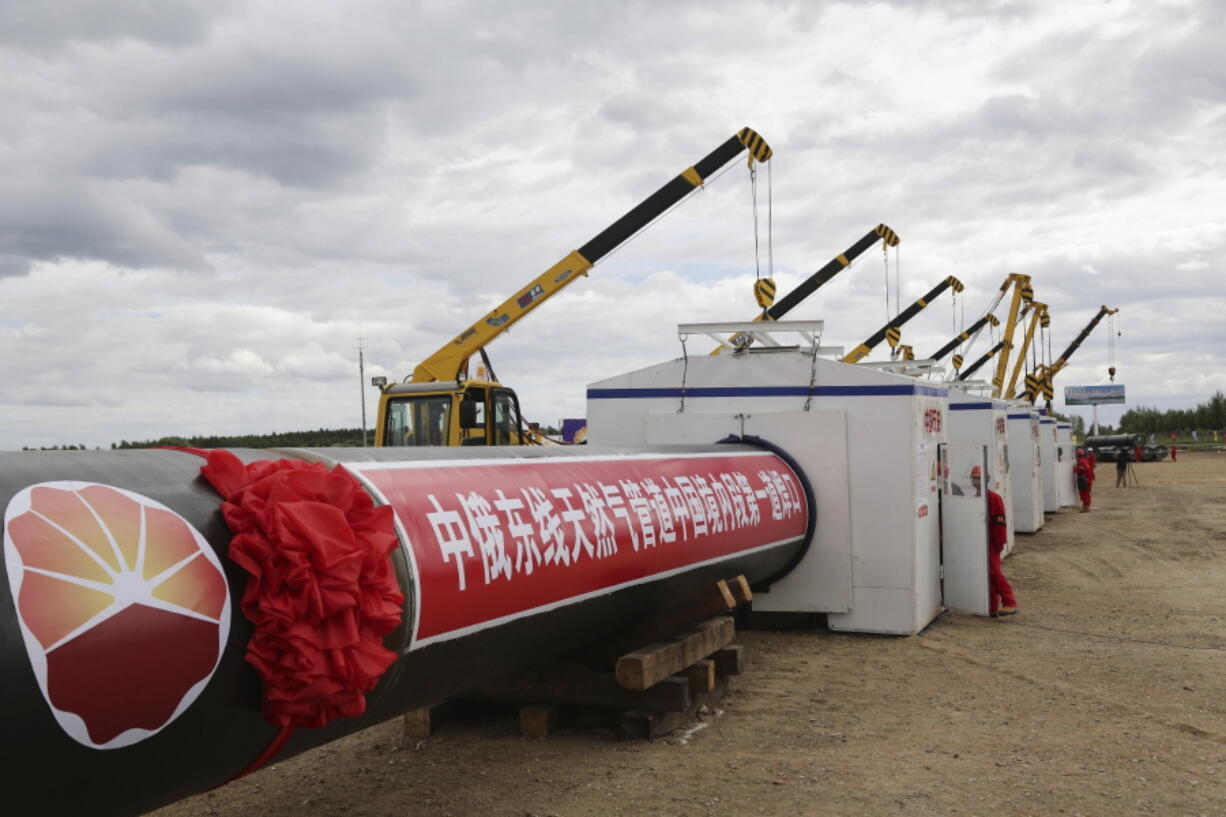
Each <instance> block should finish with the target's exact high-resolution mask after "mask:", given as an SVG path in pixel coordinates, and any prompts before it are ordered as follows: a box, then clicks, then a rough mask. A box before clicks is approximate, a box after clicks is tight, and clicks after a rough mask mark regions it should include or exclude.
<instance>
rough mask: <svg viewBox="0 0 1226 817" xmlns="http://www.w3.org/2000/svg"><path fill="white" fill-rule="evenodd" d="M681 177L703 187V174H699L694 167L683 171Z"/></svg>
mask: <svg viewBox="0 0 1226 817" xmlns="http://www.w3.org/2000/svg"><path fill="white" fill-rule="evenodd" d="M681 178H683V179H685V180H686V181H687V182H689V183H690V184H692V185H694V186H695V187H702V176H699V175H698V171H697V170H695V169H694V168H692V167H689V168H686V169H685V170H683V171H681Z"/></svg>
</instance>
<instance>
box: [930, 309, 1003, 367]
mask: <svg viewBox="0 0 1226 817" xmlns="http://www.w3.org/2000/svg"><path fill="white" fill-rule="evenodd" d="M989 323H990V324H992V325H993V326H1000V319H999V318H997V317H996V316H995V315H993V314H992V313H991V312H989V313H988V314H986V315H984V316H983V317H982V318H980V319H979V320H977V321H975V322H974V323H972V324H971V325H970V326H969V327H967V328H966V329H965V330H963V331H962V332H961V333H960V334H958V336H957V337H955V338H954V339H953V340H951V341H950V342H949V343H947V344H945V345H944V346H942V347H941V348H940V349H938V350H937V351H936V353H935V354H933V355H932V360H940V359H941V358H943V357H945V356H946V355H947V354H949V353H950V352H952V351H953V350H954V349H956V348H958V344H959V343H962V342H964V341H966V340H967V339H969V338H970V336H971V335H973V334H975V333H976V332H978V331H979V330H980V329H982V328H983V327H984V326H986V325H988V324H989ZM960 365H961V364H960V363H959V364H955V365H954V368H955V369H957V368H959V367H960Z"/></svg>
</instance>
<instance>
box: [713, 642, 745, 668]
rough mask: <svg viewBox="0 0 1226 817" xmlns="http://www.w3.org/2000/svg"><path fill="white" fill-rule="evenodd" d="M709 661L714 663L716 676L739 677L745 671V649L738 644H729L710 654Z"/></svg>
mask: <svg viewBox="0 0 1226 817" xmlns="http://www.w3.org/2000/svg"><path fill="white" fill-rule="evenodd" d="M711 660H712V661H714V662H715V671H716V672H717V673H718V674H720V675H740V674H741V673H742V672H744V671H745V648H744V647H742V646H741V645H740V644H729V645H728V646H727V647H724V648H723V649H722V650H716V651H715V652H713V653H711Z"/></svg>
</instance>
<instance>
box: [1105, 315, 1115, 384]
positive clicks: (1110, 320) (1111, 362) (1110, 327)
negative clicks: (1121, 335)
mask: <svg viewBox="0 0 1226 817" xmlns="http://www.w3.org/2000/svg"><path fill="white" fill-rule="evenodd" d="M1116 332H1117V330H1116V328H1115V315H1112V314H1109V315H1107V374H1109V375H1110V376H1111V382H1112V383H1114V382H1115V337H1116Z"/></svg>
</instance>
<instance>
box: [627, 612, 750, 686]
mask: <svg viewBox="0 0 1226 817" xmlns="http://www.w3.org/2000/svg"><path fill="white" fill-rule="evenodd" d="M735 636H736V626H735V624H734V623H733V621H732V619H731V618H729V617H728V616H719V617H717V618H712V619H708V620H707V621H704V622H703V623H701V624H699V625H698V626H697V627H695V628H694V629H693V630H687V631H685V632H682V633H678V634H677V635H676V636H675V637H674V638H672V639H671V640H669V641H662V642H658V643H656V644H652V645H650V646H648V647H644V648H643V649H641V650H637V651H635V652H632V653H627V654H626V655H623V656H622V657H621V658H619V659H617V664H616V666H615V668H614V673H615V674H616V675H617V682H618V683H619V684H621V685H622V687H624V688H625V689H647V688H648V687H650V686H652V685H653V684H657V683H659V682H660V681H662V680H663V679H665V678H667V677H668V676H670V675H675V674H676V673H678V672H680V671H681V670H683V669H685V668H686V667H688V666H690V665H691V664H693V663H695V662H696V661H699V660H701V659H703V658H706V657H707V656H708V655H710V654H711V653H713V652H715V651H716V650H718V649H720V648H721V647H725V646H727V645H728V644H730V643H732V639H733V638H734V637H735Z"/></svg>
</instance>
